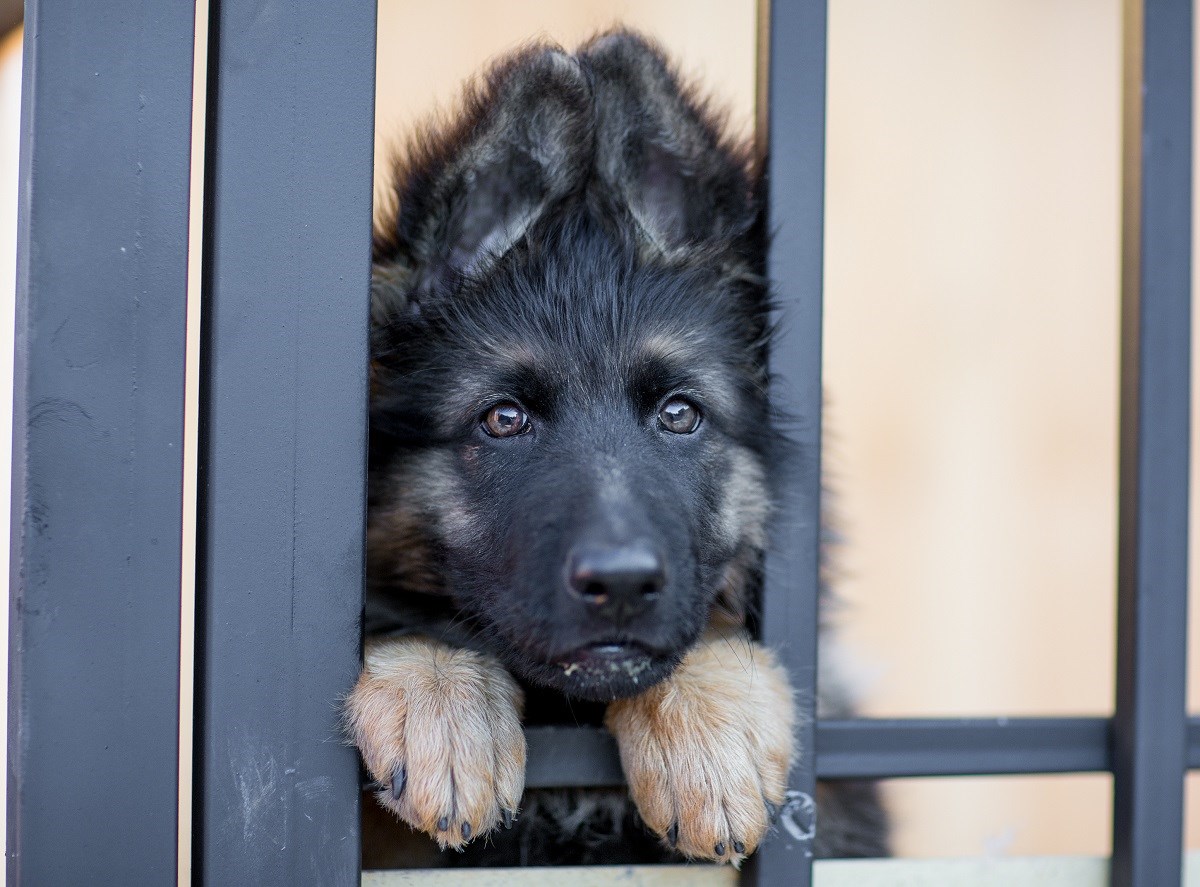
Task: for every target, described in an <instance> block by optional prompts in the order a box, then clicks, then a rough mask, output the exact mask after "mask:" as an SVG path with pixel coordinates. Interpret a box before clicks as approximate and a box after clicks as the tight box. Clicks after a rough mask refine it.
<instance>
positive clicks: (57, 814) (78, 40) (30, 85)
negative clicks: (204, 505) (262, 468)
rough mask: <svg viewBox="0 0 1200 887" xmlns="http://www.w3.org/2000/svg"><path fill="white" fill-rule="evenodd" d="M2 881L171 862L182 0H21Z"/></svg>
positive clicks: (184, 136)
mask: <svg viewBox="0 0 1200 887" xmlns="http://www.w3.org/2000/svg"><path fill="white" fill-rule="evenodd" d="M27 11H28V19H27V21H26V29H25V69H24V107H23V111H22V120H21V168H20V192H19V195H20V196H19V206H20V210H19V219H20V221H19V231H18V262H17V327H16V331H17V332H16V349H17V359H16V380H15V405H14V420H13V496H12V561H11V574H10V582H11V585H10V588H11V604H10V619H11V624H10V635H9V663H10V677H9V697H8V701H9V745H8V750H9V752H8V753H9V759H8V760H9V765H8V853H7V857H8V863H7V866H8V883H9V884H14V885H16V884H31V885H33V884H72V883H80V881H81V879H82V880H86V881H87V882H88V883H95V884H101V883H104V884H165V883H171V882H173V881H174V880H175V877H176V864H177V859H176V858H177V851H176V848H177V835H176V823H177V821H178V817H177V807H178V770H177V768H178V762H177V757H176V755H177V749H178V727H179V708H178V707H179V619H180V609H179V607H180V570H181V565H180V552H181V543H182V538H181V521H182V515H183V505H182V498H181V496H182V494H181V490H182V485H183V392H184V342H185V318H186V307H187V254H188V170H189V156H190V129H191V108H192V45H193V23H194V8H193V6H192V5H191V4H189V3H174V4H162V3H159V2H155V0H130V2H128V3H125V4H122V6H121V10H120V13H119V14H118V13H117V12H116V11H115V10H114V9H113V8H112V7H111V6H109V5H108V4H104V3H94V2H91V0H73V2H71V0H58V2H42V0H30V2H29V3H28V5H27Z"/></svg>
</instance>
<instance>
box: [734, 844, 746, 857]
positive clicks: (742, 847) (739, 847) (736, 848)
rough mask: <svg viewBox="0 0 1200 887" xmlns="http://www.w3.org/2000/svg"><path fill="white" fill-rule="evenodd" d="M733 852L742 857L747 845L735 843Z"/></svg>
mask: <svg viewBox="0 0 1200 887" xmlns="http://www.w3.org/2000/svg"><path fill="white" fill-rule="evenodd" d="M733 852H734V853H737V854H739V855H740V854H742V853H745V852H746V845H745V844H743V843H742V842H741V841H734V842H733Z"/></svg>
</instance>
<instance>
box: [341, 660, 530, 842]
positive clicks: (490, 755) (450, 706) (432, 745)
mask: <svg viewBox="0 0 1200 887" xmlns="http://www.w3.org/2000/svg"><path fill="white" fill-rule="evenodd" d="M523 704H524V700H523V698H522V695H521V690H520V688H519V687H518V686H517V684H516V682H515V681H514V680H513V679H512V677H511V676H510V675H509V673H508V672H507V671H506V670H505V669H504V667H503V666H501V665H500V663H499V662H497V661H496V660H494V659H492V658H491V657H489V656H485V655H483V654H481V653H476V652H473V651H470V650H460V649H456V648H454V647H450V646H447V645H446V644H442V643H439V642H437V641H433V640H430V639H428V638H424V637H405V638H393V639H385V640H376V641H370V640H368V642H367V651H366V664H365V666H364V668H363V673H362V676H361V677H360V678H359V679H358V684H357V685H356V686H355V688H354V690H353V692H352V693H351V694H350V697H349V699H348V700H347V701H346V719H347V724H348V729H349V733H350V736H351V738H352V739H353V740H354V744H355V745H357V746H358V748H359V749H360V750H361V751H362V755H363V760H364V761H365V762H366V765H367V768H368V769H369V770H370V771H371V775H372V776H374V777H375V779H376V780H378V781H379V782H380V784H382V785H385V786H388V787H389V788H386V789H384V790H382V791H379V792H377V793H376V798H377V799H378V801H379V803H380V804H381V805H383V806H384V807H385V808H387V809H388V810H390V811H391V812H392V813H394V814H395V815H396V816H398V817H399V818H400V819H402V820H404V821H405V822H407V823H408V824H409V825H411V826H412V827H413V828H415V829H418V830H420V831H423V832H425V833H427V834H428V835H430V836H431V837H433V838H435V839H437V842H438V843H439V844H440V845H441V846H442V847H461V846H462V845H463V844H465V843H466V840H467V839H465V838H464V837H463V825H464V824H466V825H469V826H470V831H469V833H468V834H469V835H470V838H471V839H473V838H475V837H477V836H479V835H483V834H486V833H487V832H489V831H491V830H492V829H494V828H495V827H496V826H497V825H498V824H499V823H500V821H501V815H502V812H503V811H504V810H511V811H514V812H515V811H516V810H517V805H518V803H519V802H520V800H521V793H522V791H523V790H524V788H525V735H524V733H522V732H521V709H522V706H523ZM401 767H403V768H404V770H405V772H406V774H407V779H406V785H405V788H404V791H403V793H402V794H401V796H400V798H399V799H398V800H397V799H395V798H393V797H392V793H391V790H390V786H391V782H392V777H393V775H394V774H395V773H396V772H397V771H398V770H399V769H400V768H401ZM443 818H444V819H445V820H446V824H447V828H445V829H439V828H438V822H439V820H442V819H443Z"/></svg>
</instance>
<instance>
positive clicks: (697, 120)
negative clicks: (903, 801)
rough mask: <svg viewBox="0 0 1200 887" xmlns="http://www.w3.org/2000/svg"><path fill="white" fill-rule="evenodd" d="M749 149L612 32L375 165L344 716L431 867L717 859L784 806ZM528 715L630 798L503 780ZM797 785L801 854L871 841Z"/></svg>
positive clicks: (551, 60) (755, 209) (861, 790)
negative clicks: (808, 845) (814, 818)
mask: <svg viewBox="0 0 1200 887" xmlns="http://www.w3.org/2000/svg"><path fill="white" fill-rule="evenodd" d="M757 167H758V164H757V163H756V161H755V159H754V158H753V156H752V153H751V151H750V150H749V148H748V146H742V145H739V144H735V143H734V142H733V141H731V140H730V139H729V138H728V137H727V136H726V135H725V134H724V133H723V132H722V128H721V120H720V118H719V116H717V115H715V114H714V113H713V112H712V111H711V110H710V109H709V107H708V105H707V103H706V102H704V101H703V100H702V99H701V98H699V96H698V95H697V93H696V92H695V91H694V90H692V89H690V88H688V87H686V86H685V85H684V84H682V82H681V81H680V78H679V77H678V76H677V75H676V74H675V72H674V71H673V70H672V68H671V67H670V66H669V65H668V63H667V62H666V61H665V59H664V56H663V54H662V53H661V51H660V50H658V49H657V48H656V47H654V46H653V45H652V44H650V43H649V42H648V41H646V40H645V39H644V38H642V37H639V36H636V35H634V34H631V33H629V32H625V31H617V32H613V33H608V34H604V35H602V36H600V37H597V38H595V39H593V40H592V41H590V42H589V43H587V44H586V45H584V46H583V47H582V48H581V49H580V50H579V51H578V52H576V53H574V54H570V53H567V52H565V51H563V50H561V49H559V48H557V47H554V46H548V45H536V46H531V47H529V48H526V49H524V50H522V51H519V52H517V53H515V54H512V55H510V56H508V57H506V58H503V59H502V60H501V61H500V62H499V63H497V64H496V65H494V66H493V67H492V68H491V69H490V70H489V71H488V72H487V73H486V75H485V76H484V77H483V78H482V79H481V80H480V81H479V82H477V83H476V84H475V85H473V86H472V87H470V88H469V89H468V91H467V94H466V97H465V101H464V102H463V106H462V108H461V110H460V112H459V113H458V114H457V115H456V116H455V117H454V118H453V119H450V120H448V121H446V122H444V123H443V124H442V125H439V126H434V127H431V128H429V129H426V130H425V131H423V132H422V133H420V134H419V135H418V137H417V139H416V140H415V142H414V143H413V144H412V145H411V146H410V148H409V150H408V151H407V153H406V154H405V155H404V156H403V158H402V159H401V161H400V163H399V164H398V166H397V170H396V174H395V193H394V201H393V205H392V206H391V207H390V209H387V210H385V211H384V212H383V213H382V214H381V215H382V218H381V221H380V224H379V226H378V230H377V234H376V238H375V245H374V263H375V265H374V276H373V293H372V322H373V332H372V335H373V362H372V408H371V451H370V477H371V482H370V502H369V526H368V532H367V540H368V563H369V597H368V620H367V621H368V638H367V644H366V662H365V666H364V670H363V674H362V677H361V679H360V680H359V682H358V684H357V686H356V688H355V689H354V691H353V693H352V694H351V696H350V697H349V699H348V701H347V707H346V710H347V720H348V724H349V732H350V734H351V736H352V737H353V740H354V742H355V743H356V744H357V746H358V747H359V749H360V750H361V751H362V755H363V760H364V762H365V764H366V766H367V769H368V770H369V771H370V773H371V775H372V776H373V778H374V779H375V780H376V782H375V786H374V788H375V796H376V798H377V799H378V801H379V803H380V804H381V805H382V806H383V807H384V808H386V809H388V810H390V811H391V812H392V813H394V814H395V816H396V817H398V818H399V819H401V820H403V821H404V822H406V823H408V824H409V825H410V826H412V828H413V829H415V830H417V831H418V832H424V833H425V834H427V835H429V836H430V837H432V838H434V839H435V840H436V842H437V844H438V845H440V846H441V847H442V848H455V849H464V848H466V847H468V845H470V848H471V851H470V852H468V853H467V854H464V855H463V856H461V857H459V859H458V860H456V862H459V863H461V862H464V861H467V860H471V861H475V862H481V861H486V862H487V863H490V864H510V865H513V864H526V863H571V862H575V863H579V862H635V861H647V860H655V861H662V860H664V859H669V858H672V856H673V855H674V854H682V855H683V856H686V857H689V858H692V859H705V860H714V861H718V862H732V863H735V864H736V863H738V862H740V861H741V860H742V859H744V858H745V857H746V856H747V855H748V854H750V853H751V852H753V851H754V849H755V848H756V847H757V846H758V844H759V843H760V842H761V841H762V840H763V838H764V836H765V835H766V834H767V832H768V830H769V828H770V826H771V820H772V811H773V810H774V809H775V808H777V807H778V806H779V805H780V804H782V803H783V802H784V795H785V790H786V780H787V775H788V769H789V765H790V764H791V763H792V761H793V758H794V756H795V755H796V753H797V750H796V748H795V747H794V742H793V725H794V720H795V714H794V711H793V704H792V691H791V689H790V687H789V686H788V680H787V675H786V674H785V673H784V671H783V669H782V668H781V667H780V666H779V665H778V664H777V662H776V660H775V658H774V656H773V655H772V653H771V651H770V650H768V649H765V648H763V647H762V646H760V645H759V644H758V643H756V642H755V641H753V640H752V639H751V638H750V636H749V634H748V633H747V630H746V628H745V627H744V626H745V620H746V616H747V612H748V608H749V607H750V606H751V604H752V599H753V596H754V594H755V593H756V582H757V581H758V577H759V569H760V562H761V558H762V554H763V550H764V547H765V546H766V544H767V524H768V519H769V514H770V510H771V509H770V503H771V490H772V478H773V477H774V476H775V475H776V472H777V470H778V469H779V466H780V461H781V455H782V454H783V453H784V452H786V450H785V448H784V447H782V446H781V443H782V439H781V436H780V434H779V433H778V432H777V430H776V427H775V423H774V420H773V417H772V412H771V407H770V403H769V401H768V393H767V392H768V384H767V382H768V377H767V370H766V358H767V347H768V339H769V331H770V320H769V308H770V303H769V298H768V287H767V283H766V281H765V280H764V279H763V277H762V275H761V269H762V267H763V250H764V238H763V234H762V230H761V228H762V225H761V219H762V213H761V208H760V202H759V199H758V187H759V183H758V177H757V171H756V170H757ZM556 717H557V718H560V719H564V720H566V721H567V722H571V721H578V720H587V719H589V718H593V717H594V718H595V719H596V720H597V721H599V720H600V719H602V720H603V723H604V724H605V725H606V726H607V727H608V729H609V730H610V731H611V732H612V733H613V735H614V736H615V737H616V740H617V744H618V746H619V749H620V755H621V762H622V765H623V767H624V771H625V774H626V777H627V779H628V783H629V795H630V796H631V797H632V802H633V805H634V806H635V807H636V814H634V813H633V811H632V808H631V807H630V806H629V804H628V801H627V798H626V796H625V795H624V793H620V794H619V795H614V794H612V793H603V792H573V793H565V792H558V793H541V794H537V793H533V792H531V793H529V796H527V797H526V798H525V799H524V801H523V800H522V794H523V787H524V770H525V741H524V736H523V733H522V723H523V719H524V721H525V722H526V723H529V722H531V721H532V722H539V721H540V722H546V721H553V720H554V719H555V718H556ZM821 803H822V805H823V806H822V813H823V819H822V831H821V834H822V835H823V836H825V837H823V839H822V841H821V845H820V847H819V849H820V850H821V851H822V852H824V853H827V854H841V855H867V854H877V853H883V852H884V851H885V846H884V836H883V819H882V814H881V812H880V810H879V807H878V805H877V802H876V799H875V796H874V790H873V788H872V787H870V786H858V787H854V786H849V787H846V786H843V787H842V788H839V789H834V788H832V787H826V789H824V790H823V795H822V797H821ZM830 811H831V814H830V818H829V819H828V820H826V819H825V818H824V816H825V814H826V813H827V812H830ZM839 811H841V812H839ZM518 813H519V814H520V815H519V816H518ZM639 817H640V823H639V821H638V820H639ZM514 823H515V825H516V827H515V828H512V826H513V825H514ZM642 823H644V825H642ZM498 827H504V828H508V829H510V830H507V831H505V830H501V831H495V830H496V829H497V828H498ZM647 829H648V831H647ZM485 836H486V840H484V841H480V840H479V839H481V838H485ZM430 846H432V845H430ZM367 857H368V859H367V861H368V864H372V861H373V860H374V861H375V863H377V862H378V861H379V860H381V859H387V858H388V857H387V855H386V854H385V855H382V856H381V855H378V854H372V853H371V852H368V854H367ZM674 858H678V856H675V857H674Z"/></svg>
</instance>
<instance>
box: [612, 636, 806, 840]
mask: <svg viewBox="0 0 1200 887" xmlns="http://www.w3.org/2000/svg"><path fill="white" fill-rule="evenodd" d="M794 717H795V716H794V711H793V704H792V693H791V689H790V687H789V686H788V683H787V676H786V674H785V672H784V671H783V669H782V668H781V667H780V666H779V664H778V663H777V662H776V661H775V658H774V656H772V655H771V653H770V651H768V650H766V649H765V648H763V647H761V646H759V645H758V644H755V643H753V642H748V641H747V639H746V638H745V636H744V635H729V636H709V637H706V638H705V639H704V640H703V641H702V642H701V643H700V645H699V646H697V647H696V648H695V649H693V650H692V651H691V652H690V653H688V655H687V657H685V658H684V660H683V662H682V664H681V665H680V666H679V668H678V669H677V670H676V672H675V674H673V675H672V676H671V677H670V678H669V679H667V680H666V681H664V682H663V683H661V684H658V685H657V686H655V687H653V688H651V689H650V690H649V691H647V692H646V693H644V694H642V695H641V696H638V697H635V698H633V699H624V700H620V701H618V702H614V703H612V704H611V705H610V706H609V708H608V714H607V716H606V724H607V725H608V728H609V730H611V731H612V733H613V734H614V735H615V736H616V738H617V744H618V746H619V747H620V750H621V764H622V766H623V767H624V769H625V776H626V778H627V779H628V780H629V791H630V794H631V795H632V796H633V800H634V803H636V804H637V807H638V812H639V813H641V815H642V819H643V820H644V821H645V822H646V824H647V825H648V826H649V827H650V828H651V829H653V830H654V831H655V832H657V833H658V834H659V835H660V836H661V837H662V838H663V839H664V840H665V841H666V842H667V844H668V845H669V846H671V847H672V848H674V849H676V850H678V851H679V852H681V853H683V854H684V855H686V856H689V857H692V858H696V859H711V860H716V861H718V862H732V863H734V864H738V863H740V862H741V860H742V859H743V858H744V857H745V856H746V855H748V854H750V853H752V852H753V851H754V849H755V847H757V846H758V844H759V842H760V841H761V840H762V838H763V835H764V834H765V833H766V831H767V829H768V828H769V827H770V811H769V809H768V804H770V805H774V806H776V807H778V806H779V805H780V804H782V802H783V796H784V791H785V790H786V787H787V775H788V768H789V765H790V764H791V759H792V746H793V740H792V726H793V723H794Z"/></svg>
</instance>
